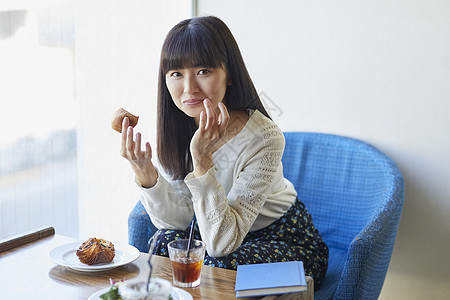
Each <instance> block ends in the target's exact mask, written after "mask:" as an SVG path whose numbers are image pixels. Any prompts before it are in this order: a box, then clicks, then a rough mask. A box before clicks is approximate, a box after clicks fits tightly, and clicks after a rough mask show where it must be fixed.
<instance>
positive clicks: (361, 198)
mask: <svg viewBox="0 0 450 300" xmlns="http://www.w3.org/2000/svg"><path fill="white" fill-rule="evenodd" d="M285 138H286V148H285V152H284V155H283V158H282V161H283V166H284V175H285V177H286V178H288V179H289V180H290V181H291V182H292V183H293V184H294V186H295V188H296V190H297V193H298V197H299V199H300V200H301V201H302V202H303V203H305V205H306V207H307V209H308V210H309V212H310V213H311V215H312V217H313V221H314V224H315V225H316V227H317V228H318V229H319V232H320V233H321V234H322V237H323V239H324V241H325V242H326V244H327V245H328V247H329V248H330V252H333V251H343V252H344V253H347V252H348V254H347V258H346V259H347V260H346V262H345V266H344V269H345V268H352V269H351V272H352V274H350V276H347V277H345V276H341V274H337V277H336V278H338V279H339V286H338V283H337V282H335V283H333V284H335V285H336V286H335V287H334V288H335V289H336V290H337V292H339V290H340V289H344V290H345V291H344V292H345V293H347V292H348V293H349V295H350V296H349V298H352V297H355V296H357V295H358V297H359V296H361V293H365V291H364V285H363V284H362V285H361V283H360V282H355V281H360V280H363V278H362V276H368V277H370V275H369V274H365V273H364V269H365V268H366V267H367V266H366V265H365V262H364V261H356V265H355V260H354V258H351V257H350V256H351V255H354V254H355V253H352V254H350V253H351V252H352V251H355V249H352V247H353V246H355V245H354V244H355V243H358V242H365V241H366V239H367V238H370V239H373V238H374V237H375V235H379V234H380V233H381V234H382V238H384V239H385V240H384V241H382V242H387V243H388V245H387V248H385V249H384V250H383V251H384V252H385V254H386V255H387V257H384V258H383V259H382V260H381V261H380V260H378V261H377V262H374V263H382V264H384V267H385V271H383V270H382V272H381V275H380V274H378V275H377V276H381V277H382V280H381V278H380V280H381V284H380V280H378V285H379V286H378V287H376V288H375V289H376V290H378V294H379V292H380V291H381V287H382V284H383V282H384V277H385V274H386V271H387V267H388V264H389V261H390V256H391V253H392V248H393V243H394V240H395V236H396V232H397V228H398V223H399V219H400V214H401V210H402V207H403V199H404V182H403V176H402V175H401V173H400V171H399V170H398V168H397V166H396V165H395V163H394V162H393V161H392V160H391V159H390V158H389V157H388V156H386V155H385V154H383V153H382V152H381V151H379V150H378V149H376V148H375V147H373V146H371V145H369V144H367V143H365V142H362V141H359V140H356V139H352V138H348V137H342V136H336V135H328V134H319V133H302V132H286V133H285ZM380 222H381V223H380ZM360 239H361V241H359V240H360ZM365 245H366V246H367V244H365ZM386 249H387V252H386ZM360 250H361V249H359V250H358V251H360ZM386 255H385V256H386ZM330 259H331V257H330ZM334 263H337V262H333V261H330V264H334ZM359 263H360V265H358V264H359ZM343 265H344V263H343V262H342V263H341V268H342V266H343ZM332 270H334V269H333V266H331V268H330V267H329V271H330V272H333V271H332ZM334 271H336V270H334ZM383 272H384V273H383ZM328 275H329V274H328V273H327V276H328ZM335 275H336V274H335ZM339 276H340V278H339ZM324 283H325V282H324ZM356 285H359V287H358V288H359V289H360V290H359V291H356V290H355V287H356ZM352 289H353V290H352ZM355 293H357V294H355ZM375 293H376V291H375ZM338 296H339V295H338V294H336V295H335V298H339V297H338ZM358 297H356V298H358ZM344 298H345V297H344Z"/></svg>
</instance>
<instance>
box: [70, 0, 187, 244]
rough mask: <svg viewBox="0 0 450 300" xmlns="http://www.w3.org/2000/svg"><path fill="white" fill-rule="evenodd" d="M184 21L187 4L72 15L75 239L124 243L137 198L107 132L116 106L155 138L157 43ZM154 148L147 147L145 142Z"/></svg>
mask: <svg viewBox="0 0 450 300" xmlns="http://www.w3.org/2000/svg"><path fill="white" fill-rule="evenodd" d="M189 16H190V2H189V1H187V0H170V1H156V0H153V1H118V0H113V1H112V0H102V1H88V0H83V1H80V2H79V3H78V7H77V15H76V62H75V63H76V91H77V95H76V97H77V99H78V101H79V102H80V117H81V121H80V129H79V152H78V153H79V214H80V238H82V239H84V238H87V237H89V236H101V237H104V238H110V239H111V240H113V241H117V242H119V241H122V242H126V241H127V217H128V214H129V212H130V211H131V209H132V207H133V206H134V205H135V203H136V202H137V201H138V195H139V191H138V189H137V188H136V185H135V183H134V175H133V172H132V170H131V167H130V166H129V163H128V162H127V161H126V160H125V159H123V158H122V157H121V156H120V153H119V152H120V134H119V133H117V132H115V131H113V130H112V129H111V126H110V124H111V123H110V122H111V117H112V115H113V113H114V111H115V110H116V109H117V108H119V107H123V108H125V109H127V110H129V111H130V112H132V113H134V114H137V115H139V116H140V119H139V125H138V126H137V127H136V129H139V130H140V131H141V132H142V134H143V138H144V139H147V140H149V141H153V140H154V139H155V132H156V129H155V125H156V86H157V85H156V82H157V74H158V66H159V54H160V49H161V46H162V42H163V40H164V37H165V35H166V33H167V31H169V29H170V28H171V27H172V26H173V25H174V24H176V23H177V22H178V21H180V20H182V19H184V18H187V17H189ZM152 144H154V143H152Z"/></svg>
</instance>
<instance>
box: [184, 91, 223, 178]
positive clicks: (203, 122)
mask: <svg viewBox="0 0 450 300" xmlns="http://www.w3.org/2000/svg"><path fill="white" fill-rule="evenodd" d="M203 105H204V107H205V110H204V111H202V112H201V113H200V120H199V124H198V129H197V131H196V132H195V133H194V136H193V137H192V140H191V145H190V150H191V155H192V161H193V165H194V166H193V167H194V176H195V177H199V176H202V175H204V174H205V173H206V172H207V171H208V170H209V169H210V168H211V167H212V166H213V165H214V163H213V160H212V153H213V152H214V151H215V150H217V149H218V148H219V147H220V146H221V145H222V144H223V143H224V142H225V141H223V140H222V142H220V141H221V139H223V138H224V137H225V136H226V131H227V126H228V122H229V120H230V116H229V114H228V110H227V108H226V107H225V105H224V104H223V103H222V102H219V110H220V113H219V114H217V113H216V112H215V110H214V108H213V106H212V103H211V101H210V100H209V99H205V100H204V101H203Z"/></svg>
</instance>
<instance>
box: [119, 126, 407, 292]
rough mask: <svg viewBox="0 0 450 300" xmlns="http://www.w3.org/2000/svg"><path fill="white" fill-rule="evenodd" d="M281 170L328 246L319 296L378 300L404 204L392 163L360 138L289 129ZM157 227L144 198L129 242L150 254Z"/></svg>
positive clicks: (133, 215) (401, 185) (133, 217)
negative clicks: (293, 186)
mask: <svg viewBox="0 0 450 300" xmlns="http://www.w3.org/2000/svg"><path fill="white" fill-rule="evenodd" d="M285 137H286V149H285V152H284V155H283V159H282V160H283V166H284V175H285V176H286V178H288V179H289V180H290V181H291V182H292V183H293V184H294V185H295V187H296V190H297V192H298V195H299V199H301V200H302V202H303V203H305V205H306V207H307V208H308V210H309V211H310V213H311V215H312V217H313V221H314V224H315V225H316V227H317V228H318V229H319V231H320V233H321V234H322V237H323V239H324V240H325V242H326V243H327V245H328V247H329V250H330V251H329V252H330V256H329V264H328V271H327V274H326V276H325V280H324V282H323V283H322V286H321V288H320V289H319V290H318V291H316V292H315V296H314V298H315V299H377V298H378V296H379V294H380V291H381V288H382V286H383V282H384V278H385V276H386V272H387V269H388V266H389V261H390V258H391V254H392V250H393V247H394V241H395V237H396V234H397V228H398V224H399V221H400V215H401V211H402V209H403V202H404V181H403V177H402V174H401V173H400V171H399V170H398V168H397V166H396V165H395V163H394V162H393V161H392V160H391V159H390V158H389V157H387V156H386V155H384V154H383V153H382V152H380V151H379V150H377V149H376V148H374V147H372V146H370V145H368V144H366V143H364V142H362V141H358V140H355V139H351V138H347V137H342V136H335V135H327V134H319V133H301V132H286V133H285ZM155 230H156V228H155V227H153V225H152V223H151V222H150V219H149V217H148V215H147V213H146V211H145V209H144V207H143V206H142V204H141V203H140V202H138V203H137V204H136V206H135V207H134V209H133V210H132V211H131V213H130V215H129V218H128V234H129V236H128V238H129V244H130V245H133V246H135V247H137V248H138V249H139V250H140V251H143V252H147V251H148V245H147V241H148V240H149V239H150V237H151V235H152V233H153V232H155Z"/></svg>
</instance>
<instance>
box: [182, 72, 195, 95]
mask: <svg viewBox="0 0 450 300" xmlns="http://www.w3.org/2000/svg"><path fill="white" fill-rule="evenodd" d="M184 92H185V93H187V94H193V93H195V92H198V83H197V80H196V78H195V77H193V76H185V77H184Z"/></svg>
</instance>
